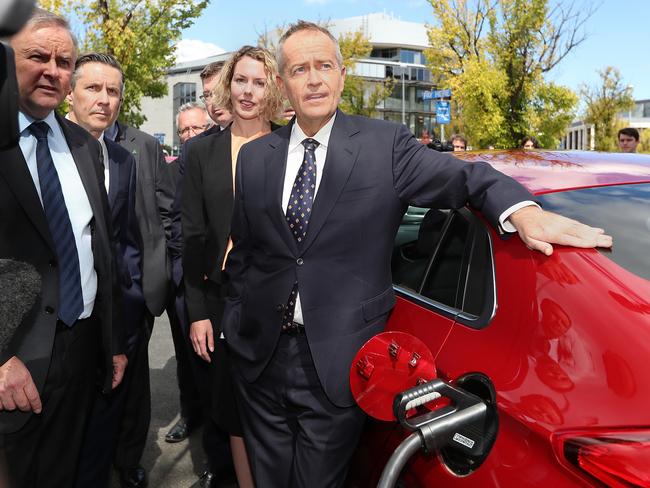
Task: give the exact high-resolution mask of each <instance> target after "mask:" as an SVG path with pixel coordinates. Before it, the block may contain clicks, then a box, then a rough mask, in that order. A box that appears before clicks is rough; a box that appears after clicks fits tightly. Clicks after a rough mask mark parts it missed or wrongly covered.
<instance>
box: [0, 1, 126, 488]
mask: <svg viewBox="0 0 650 488" xmlns="http://www.w3.org/2000/svg"><path fill="white" fill-rule="evenodd" d="M11 46H12V47H13V49H14V51H15V53H16V78H17V80H18V89H19V93H18V98H19V107H20V113H19V116H18V120H19V128H20V130H21V132H20V142H19V147H17V148H12V149H8V150H5V151H0V161H2V164H0V214H2V218H1V219H0V258H10V259H16V260H19V261H23V262H26V263H29V264H31V265H33V266H34V267H35V268H36V270H37V271H38V272H39V274H40V275H41V277H42V288H41V293H40V297H39V298H38V300H37V303H36V305H35V307H34V309H33V311H32V312H31V313H30V314H29V315H28V316H27V317H26V318H25V319H24V320H23V321H22V323H21V324H20V326H19V327H18V329H17V330H16V332H15V334H14V336H13V338H12V340H11V343H10V344H9V346H8V347H7V348H6V349H5V350H3V351H1V353H0V450H3V451H4V454H5V455H6V458H7V468H8V470H9V480H10V481H9V484H10V486H14V487H20V488H31V487H40V486H72V485H73V481H74V476H75V471H76V463H77V460H78V457H79V452H80V448H81V442H82V437H83V429H84V426H85V423H86V418H87V416H88V413H89V410H90V406H91V402H92V399H93V394H94V391H95V387H96V385H97V382H98V380H99V381H100V383H101V385H102V388H103V391H104V392H105V393H108V392H109V391H111V389H114V388H116V387H117V386H118V385H119V384H120V383H121V381H122V375H123V373H124V369H125V367H126V362H127V361H126V356H125V355H124V354H123V353H122V352H123V347H124V340H123V339H124V338H123V331H122V329H121V327H122V317H121V308H120V290H119V285H118V281H117V276H116V273H115V271H114V270H115V269H116V268H115V263H114V257H113V252H114V249H115V248H116V243H115V242H114V240H113V238H112V236H113V232H112V226H111V222H110V215H111V214H110V209H109V205H108V199H107V196H106V191H105V189H104V188H103V176H104V174H103V170H102V154H101V149H100V145H99V143H98V142H97V141H96V140H95V139H93V137H92V136H91V135H90V134H88V132H86V131H85V130H83V129H82V128H80V127H78V126H77V125H76V124H73V123H72V122H69V121H67V120H65V119H63V118H61V117H59V116H58V115H57V114H56V112H55V109H56V107H58V106H59V104H60V103H61V102H62V101H63V99H64V98H65V96H66V95H67V93H68V91H69V88H70V79H71V76H72V71H73V68H74V64H75V60H76V57H77V52H76V47H75V41H74V37H73V36H72V34H71V32H70V27H69V25H68V23H67V22H66V21H65V19H63V18H61V17H58V16H56V15H54V14H52V13H50V12H47V11H45V10H42V9H35V12H34V15H33V16H32V18H31V20H30V21H28V23H27V24H26V26H25V27H24V28H23V29H22V30H21V31H20V32H19V33H18V34H16V35H15V36H14V37H13V38H12V39H11ZM100 372H101V374H100Z"/></svg>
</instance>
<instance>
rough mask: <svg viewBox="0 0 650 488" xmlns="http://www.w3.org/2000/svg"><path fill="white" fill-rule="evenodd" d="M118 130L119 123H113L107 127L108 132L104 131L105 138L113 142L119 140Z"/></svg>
mask: <svg viewBox="0 0 650 488" xmlns="http://www.w3.org/2000/svg"><path fill="white" fill-rule="evenodd" d="M118 128H119V127H118V126H117V121H115V122H113V123H112V124H111V125H109V126H108V127H106V130H104V134H105V136H106V137H107V138H108V139H110V140H111V141H115V139H117V132H118Z"/></svg>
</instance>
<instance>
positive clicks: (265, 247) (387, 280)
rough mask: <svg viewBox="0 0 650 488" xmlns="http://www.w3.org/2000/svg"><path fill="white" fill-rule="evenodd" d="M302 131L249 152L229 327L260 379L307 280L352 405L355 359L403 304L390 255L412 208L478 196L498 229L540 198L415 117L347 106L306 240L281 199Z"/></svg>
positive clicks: (310, 310)
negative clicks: (428, 136) (433, 141)
mask: <svg viewBox="0 0 650 488" xmlns="http://www.w3.org/2000/svg"><path fill="white" fill-rule="evenodd" d="M290 134H291V124H290V125H288V126H286V127H283V128H281V129H279V130H277V131H275V132H272V133H271V134H269V135H266V136H264V137H261V138H259V139H256V140H254V141H252V142H249V143H248V144H245V145H244V146H243V147H242V148H241V150H240V152H239V160H238V164H237V175H236V189H235V206H234V214H233V221H232V226H231V237H232V239H233V243H234V248H233V250H232V251H231V252H230V255H229V258H228V263H227V267H226V272H227V273H228V275H229V277H230V283H231V292H230V296H229V297H228V299H227V302H226V310H225V313H224V319H223V324H222V325H223V331H224V334H225V337H226V340H227V341H228V345H229V347H230V350H231V352H232V356H233V360H234V362H235V367H236V368H237V370H238V371H240V372H241V374H242V375H243V376H244V377H245V378H246V380H248V381H251V382H252V381H255V379H256V378H257V377H258V376H259V375H260V374H261V372H262V371H263V369H264V367H265V366H266V364H267V363H268V361H269V359H270V358H271V355H272V354H273V350H274V349H275V345H276V343H277V341H278V338H279V336H280V329H281V320H282V315H283V312H284V308H285V306H286V303H287V299H288V297H289V293H290V292H291V289H292V287H293V284H294V283H295V282H296V281H297V282H298V288H299V292H300V299H301V303H302V312H303V318H304V324H305V330H306V334H307V340H308V342H309V347H310V351H311V354H312V357H313V360H314V364H315V366H316V371H317V373H318V376H319V379H320V382H321V384H322V386H323V389H324V390H325V393H326V394H327V396H328V397H329V399H330V400H331V401H332V402H333V403H334V404H336V405H338V406H350V405H353V403H354V400H353V398H352V395H351V393H350V388H349V379H348V378H349V371H350V365H351V363H352V359H353V358H354V355H355V354H356V352H357V351H358V350H359V348H360V347H361V345H363V344H364V343H365V342H366V341H367V340H368V339H369V338H370V337H372V336H373V335H375V334H377V333H378V332H381V330H382V329H383V328H384V325H385V323H386V320H387V318H388V314H389V312H390V310H391V309H392V308H393V305H394V304H395V295H394V292H393V286H392V277H391V268H390V262H391V259H390V258H391V253H392V250H393V241H394V238H395V234H396V232H397V229H398V228H399V225H400V222H401V221H402V217H403V215H404V212H405V211H406V209H407V208H408V206H409V205H416V206H419V207H432V208H460V207H462V206H464V205H465V204H467V203H469V204H470V205H471V206H473V207H475V208H477V209H480V210H481V211H482V212H483V214H484V215H485V217H486V218H487V219H488V220H489V221H490V222H491V223H492V224H493V225H495V226H496V225H498V218H499V216H500V214H501V213H503V212H504V211H505V210H507V209H508V208H509V207H510V206H512V205H514V204H516V203H518V202H521V201H523V200H532V197H531V195H530V193H529V192H528V191H526V190H525V189H524V188H523V187H522V186H521V185H520V184H518V183H517V182H515V181H514V180H512V179H511V178H509V177H507V176H505V175H503V174H501V173H499V172H498V171H496V170H495V169H493V168H492V167H491V166H489V165H488V164H485V163H465V162H462V161H459V160H458V159H456V158H454V157H453V156H452V155H451V154H448V153H439V152H436V151H434V150H431V149H428V148H427V147H425V146H424V145H422V144H420V143H419V142H418V141H417V140H416V139H415V138H414V137H413V135H412V134H411V133H410V132H409V130H408V129H407V128H406V127H405V126H403V125H398V124H395V123H392V122H387V121H383V120H374V119H368V118H365V117H358V116H349V115H346V114H344V113H342V112H340V111H339V112H338V113H337V115H336V120H335V122H334V126H333V129H332V134H331V137H330V140H329V146H328V149H327V159H326V161H325V166H324V169H323V176H322V180H321V183H320V187H319V189H318V193H317V194H316V200H315V201H314V205H313V211H312V214H311V221H310V223H309V229H308V231H307V237H306V239H305V240H304V241H303V243H302V244H301V245H298V243H297V242H296V240H295V239H294V237H293V235H292V233H291V232H290V230H289V228H288V226H287V223H286V220H285V215H284V209H283V208H282V204H281V199H282V191H283V185H284V178H285V168H286V161H287V151H288V145H289V138H290ZM316 165H317V166H318V161H317V162H316Z"/></svg>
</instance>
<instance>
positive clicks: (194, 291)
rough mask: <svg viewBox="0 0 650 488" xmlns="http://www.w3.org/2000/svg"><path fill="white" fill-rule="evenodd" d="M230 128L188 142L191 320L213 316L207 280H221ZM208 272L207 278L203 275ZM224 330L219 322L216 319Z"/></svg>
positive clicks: (186, 253)
mask: <svg viewBox="0 0 650 488" xmlns="http://www.w3.org/2000/svg"><path fill="white" fill-rule="evenodd" d="M231 140H232V137H231V133H230V129H226V130H224V131H222V132H221V133H216V134H212V135H208V136H206V137H201V138H200V139H199V138H196V139H195V140H194V141H192V144H188V145H187V146H186V148H185V156H184V160H185V164H186V167H185V170H184V177H183V199H182V205H181V219H182V224H183V272H184V284H185V304H186V305H187V312H188V316H189V319H190V322H195V321H197V320H203V319H207V318H209V312H208V306H207V303H206V287H207V286H208V285H209V283H208V282H212V283H216V284H221V283H222V279H221V277H222V273H221V263H222V262H223V259H224V255H225V251H226V246H227V244H228V238H229V236H230V219H231V216H232V209H233V190H232V184H233V183H232V181H233V175H232V156H231ZM206 276H207V280H206V279H204V277H206ZM213 327H214V328H215V330H216V331H220V328H219V327H220V324H213Z"/></svg>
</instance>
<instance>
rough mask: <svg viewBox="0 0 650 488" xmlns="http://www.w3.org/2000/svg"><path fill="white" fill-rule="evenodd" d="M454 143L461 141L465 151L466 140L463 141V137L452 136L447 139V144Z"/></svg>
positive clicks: (458, 135) (460, 135)
mask: <svg viewBox="0 0 650 488" xmlns="http://www.w3.org/2000/svg"><path fill="white" fill-rule="evenodd" d="M454 141H461V142H462V143H463V144H464V145H465V149H467V139H465V136H463V135H462V134H452V135H451V137H450V138H449V142H451V143H452V144H453V143H454Z"/></svg>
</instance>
